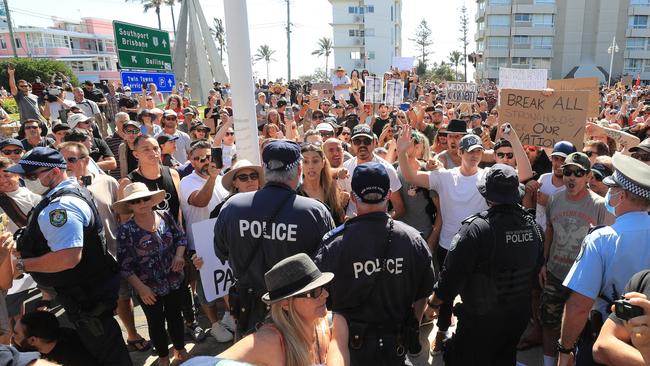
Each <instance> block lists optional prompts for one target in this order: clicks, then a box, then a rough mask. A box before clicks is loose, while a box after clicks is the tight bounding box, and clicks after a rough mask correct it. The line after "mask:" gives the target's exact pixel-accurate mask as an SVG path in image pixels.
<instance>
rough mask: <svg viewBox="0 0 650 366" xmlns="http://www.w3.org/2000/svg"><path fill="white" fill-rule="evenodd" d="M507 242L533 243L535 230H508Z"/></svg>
mask: <svg viewBox="0 0 650 366" xmlns="http://www.w3.org/2000/svg"><path fill="white" fill-rule="evenodd" d="M505 234H506V244H520V243H532V242H533V241H534V237H533V232H532V231H530V230H515V231H506V233H505Z"/></svg>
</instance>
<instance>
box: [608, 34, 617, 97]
mask: <svg viewBox="0 0 650 366" xmlns="http://www.w3.org/2000/svg"><path fill="white" fill-rule="evenodd" d="M615 48H616V36H614V38H613V39H612V45H611V46H609V51H611V52H610V53H611V54H612V56H611V57H610V59H609V75H608V77H607V88H609V86H610V84H611V82H612V66H614V51H615Z"/></svg>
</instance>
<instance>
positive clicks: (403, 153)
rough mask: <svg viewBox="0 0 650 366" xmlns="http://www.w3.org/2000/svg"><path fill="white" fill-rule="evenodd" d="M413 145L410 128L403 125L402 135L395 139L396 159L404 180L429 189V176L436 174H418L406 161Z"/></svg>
mask: <svg viewBox="0 0 650 366" xmlns="http://www.w3.org/2000/svg"><path fill="white" fill-rule="evenodd" d="M413 144H414V142H413V140H412V139H411V126H407V125H404V127H402V134H401V135H400V136H399V138H398V139H397V157H398V159H399V166H400V168H401V170H402V174H403V175H404V179H405V180H406V181H407V182H409V183H411V184H415V185H416V186H418V187H422V188H426V189H430V188H429V174H436V172H420V171H416V170H415V169H413V168H412V167H411V165H410V164H409V161H408V150H409V148H410V147H411V146H413Z"/></svg>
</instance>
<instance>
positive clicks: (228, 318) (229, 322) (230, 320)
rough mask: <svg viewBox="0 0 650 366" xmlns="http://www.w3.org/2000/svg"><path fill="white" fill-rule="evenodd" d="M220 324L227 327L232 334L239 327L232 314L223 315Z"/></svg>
mask: <svg viewBox="0 0 650 366" xmlns="http://www.w3.org/2000/svg"><path fill="white" fill-rule="evenodd" d="M219 323H221V325H223V326H224V327H226V329H228V330H229V331H231V332H234V331H235V329H237V325H236V324H235V318H234V317H233V316H232V315H230V313H225V314H223V318H221V320H220V321H219Z"/></svg>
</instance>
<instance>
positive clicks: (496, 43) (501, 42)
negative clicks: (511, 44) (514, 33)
mask: <svg viewBox="0 0 650 366" xmlns="http://www.w3.org/2000/svg"><path fill="white" fill-rule="evenodd" d="M487 47H488V48H508V37H487Z"/></svg>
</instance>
